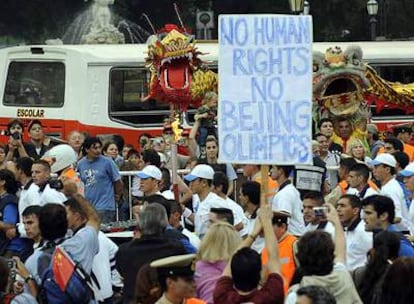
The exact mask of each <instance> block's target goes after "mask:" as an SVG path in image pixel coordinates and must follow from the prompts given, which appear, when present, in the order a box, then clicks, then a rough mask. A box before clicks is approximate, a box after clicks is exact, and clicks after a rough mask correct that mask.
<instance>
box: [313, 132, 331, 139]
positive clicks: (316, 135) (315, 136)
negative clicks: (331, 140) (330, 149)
mask: <svg viewBox="0 0 414 304" xmlns="http://www.w3.org/2000/svg"><path fill="white" fill-rule="evenodd" d="M319 136H323V137H325V138H326V139H328V136H326V135H325V134H322V133H321V132H319V133H316V134H315V135H314V136H313V138H314V139H315V140H316V139H317V138H318V137H319Z"/></svg>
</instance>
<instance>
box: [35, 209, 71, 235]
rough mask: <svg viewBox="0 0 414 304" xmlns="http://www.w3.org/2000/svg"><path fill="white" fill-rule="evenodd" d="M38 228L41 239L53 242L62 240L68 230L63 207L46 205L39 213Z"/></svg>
mask: <svg viewBox="0 0 414 304" xmlns="http://www.w3.org/2000/svg"><path fill="white" fill-rule="evenodd" d="M39 228H40V234H41V236H42V238H43V239H45V240H48V241H53V240H56V239H59V238H63V237H65V235H66V232H67V230H68V220H67V218H66V210H65V207H63V205H61V204H53V203H50V204H46V205H44V206H43V207H42V209H41V210H40V213H39Z"/></svg>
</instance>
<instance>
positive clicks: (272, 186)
mask: <svg viewBox="0 0 414 304" xmlns="http://www.w3.org/2000/svg"><path fill="white" fill-rule="evenodd" d="M253 180H254V181H255V182H258V183H259V184H262V178H261V176H260V172H259V174H258V175H256V176H255V177H254V178H253ZM267 185H268V186H267V187H268V188H267V195H266V197H267V201H268V202H269V203H271V202H272V199H273V196H275V194H276V192H277V188H279V184H278V183H277V181H275V180H273V179H271V178H270V177H268V178H267Z"/></svg>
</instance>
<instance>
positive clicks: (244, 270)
mask: <svg viewBox="0 0 414 304" xmlns="http://www.w3.org/2000/svg"><path fill="white" fill-rule="evenodd" d="M230 267H231V275H232V277H233V283H234V287H236V288H237V289H238V290H240V291H244V292H248V291H252V290H253V289H255V288H257V286H258V285H259V282H260V273H261V271H262V262H261V258H260V255H259V254H258V253H257V252H256V251H255V250H253V249H251V248H249V247H245V248H242V249H240V250H239V251H237V252H236V253H235V254H234V255H233V258H232V259H231V264H230Z"/></svg>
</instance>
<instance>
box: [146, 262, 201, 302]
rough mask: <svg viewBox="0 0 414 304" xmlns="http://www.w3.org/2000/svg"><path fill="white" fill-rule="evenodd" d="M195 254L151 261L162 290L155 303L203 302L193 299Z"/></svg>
mask: <svg viewBox="0 0 414 304" xmlns="http://www.w3.org/2000/svg"><path fill="white" fill-rule="evenodd" d="M195 256H196V255H195V254H184V255H176V256H170V257H167V258H163V259H159V260H156V261H153V262H152V263H151V264H150V266H151V268H155V269H156V270H157V274H158V281H159V283H160V285H161V288H162V290H163V294H162V297H161V298H160V299H158V301H157V302H155V304H175V303H177V304H178V303H179V304H181V303H187V304H190V303H205V302H204V301H201V300H198V299H194V298H193V297H194V294H195V283H194V267H193V262H194V259H195Z"/></svg>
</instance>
